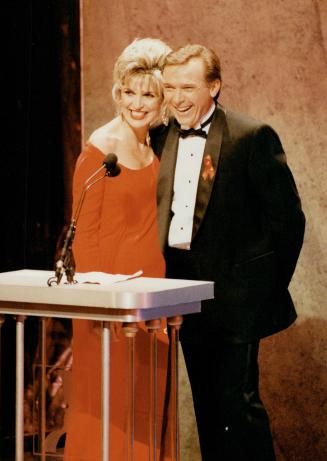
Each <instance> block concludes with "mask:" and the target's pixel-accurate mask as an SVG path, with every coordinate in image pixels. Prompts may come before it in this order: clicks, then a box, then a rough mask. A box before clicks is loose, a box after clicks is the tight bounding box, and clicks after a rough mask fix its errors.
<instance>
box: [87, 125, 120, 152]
mask: <svg viewBox="0 0 327 461" xmlns="http://www.w3.org/2000/svg"><path fill="white" fill-rule="evenodd" d="M118 142H119V123H118V120H117V118H114V119H113V120H111V121H110V122H109V123H106V124H105V125H103V126H101V127H100V128H97V129H96V130H95V131H93V133H92V134H91V136H90V137H89V139H88V143H89V144H92V145H93V146H95V147H96V148H97V149H99V150H100V151H101V152H103V154H104V155H107V154H108V153H110V152H113V151H114V150H115V149H116V147H117V143H118Z"/></svg>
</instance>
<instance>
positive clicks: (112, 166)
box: [103, 154, 121, 177]
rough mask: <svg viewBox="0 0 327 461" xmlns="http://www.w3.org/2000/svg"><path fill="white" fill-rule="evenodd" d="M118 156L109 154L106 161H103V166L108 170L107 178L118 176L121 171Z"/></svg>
mask: <svg viewBox="0 0 327 461" xmlns="http://www.w3.org/2000/svg"><path fill="white" fill-rule="evenodd" d="M117 161H118V158H117V155H116V154H108V155H106V157H105V159H104V161H103V166H104V167H105V168H106V170H107V173H106V176H111V177H114V176H118V175H119V173H120V171H121V169H120V166H119V165H117Z"/></svg>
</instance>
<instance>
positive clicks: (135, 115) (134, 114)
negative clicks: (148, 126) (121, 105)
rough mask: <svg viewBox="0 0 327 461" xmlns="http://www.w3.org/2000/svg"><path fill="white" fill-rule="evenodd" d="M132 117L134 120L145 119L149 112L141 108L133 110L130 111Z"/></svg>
mask: <svg viewBox="0 0 327 461" xmlns="http://www.w3.org/2000/svg"><path fill="white" fill-rule="evenodd" d="M130 114H131V117H132V118H133V119H134V120H143V119H144V118H145V116H146V114H147V112H142V111H140V110H131V111H130Z"/></svg>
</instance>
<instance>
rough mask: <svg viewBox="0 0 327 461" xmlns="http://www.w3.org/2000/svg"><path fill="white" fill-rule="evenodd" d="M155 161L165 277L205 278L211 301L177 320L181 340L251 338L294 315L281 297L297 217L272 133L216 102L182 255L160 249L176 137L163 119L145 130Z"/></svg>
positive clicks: (293, 257) (297, 244) (296, 248)
mask: <svg viewBox="0 0 327 461" xmlns="http://www.w3.org/2000/svg"><path fill="white" fill-rule="evenodd" d="M151 139H152V146H153V149H154V151H155V152H156V153H157V155H158V156H159V157H160V173H159V180H158V224H159V237H160V242H161V245H162V248H163V251H164V252H165V255H166V262H167V276H168V277H173V278H184V279H194V280H212V281H214V282H215V298H214V299H213V300H210V301H206V302H204V303H203V305H202V313H201V314H195V315H192V316H186V318H185V324H184V326H183V328H182V330H181V338H182V339H183V338H184V339H185V340H189V341H196V340H198V339H199V338H200V337H203V335H205V336H206V337H209V338H210V337H212V338H215V337H216V335H217V334H227V335H230V336H231V337H234V338H236V339H238V340H240V341H252V340H255V339H258V338H262V337H264V336H267V335H270V334H272V333H275V332H277V331H279V330H282V329H284V328H286V327H287V326H289V325H290V324H291V323H292V322H293V321H294V320H295V318H296V312H295V308H294V305H293V302H292V299H291V297H290V294H289V292H288V288H287V287H288V284H289V282H290V280H291V277H292V274H293V272H294V269H295V265H296V262H297V259H298V256H299V253H300V249H301V246H302V242H303V235H304V227H305V218H304V214H303V212H302V210H301V202H300V198H299V195H298V193H297V189H296V186H295V183H294V179H293V176H292V174H291V172H290V170H289V168H288V166H287V163H286V158H285V154H284V151H283V147H282V145H281V142H280V140H279V138H278V136H277V134H276V133H275V132H274V131H273V130H272V128H270V127H269V126H267V125H264V124H261V123H259V122H257V121H256V120H253V119H251V118H249V117H247V116H245V115H241V114H237V113H234V112H231V111H229V110H226V109H223V108H222V107H220V106H218V107H217V109H216V113H215V116H214V119H213V121H212V123H211V126H210V130H209V133H208V138H207V141H206V144H205V150H204V156H203V158H204V159H205V158H206V159H209V164H210V165H212V167H213V170H212V174H211V175H208V174H207V173H208V171H207V170H206V168H207V167H206V165H205V162H203V165H202V171H201V173H200V177H199V183H198V189H197V199H196V206H195V213H194V222H193V235H192V242H191V250H190V251H183V250H175V251H172V250H169V248H167V236H168V231H169V225H170V221H171V217H172V212H171V203H172V197H173V183H174V171H175V164H176V157H177V147H178V132H177V129H176V126H175V125H174V124H173V123H170V125H169V126H168V127H159V128H157V129H155V130H153V131H152V133H151Z"/></svg>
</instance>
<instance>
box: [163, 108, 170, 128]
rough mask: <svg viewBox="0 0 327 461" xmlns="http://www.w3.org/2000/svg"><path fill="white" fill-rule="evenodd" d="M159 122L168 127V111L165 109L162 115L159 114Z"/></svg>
mask: <svg viewBox="0 0 327 461" xmlns="http://www.w3.org/2000/svg"><path fill="white" fill-rule="evenodd" d="M161 121H162V123H163V124H164V125H166V126H167V125H168V123H169V117H168V109H167V107H164V109H163V111H162V114H161Z"/></svg>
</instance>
